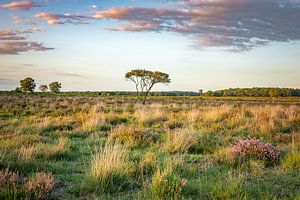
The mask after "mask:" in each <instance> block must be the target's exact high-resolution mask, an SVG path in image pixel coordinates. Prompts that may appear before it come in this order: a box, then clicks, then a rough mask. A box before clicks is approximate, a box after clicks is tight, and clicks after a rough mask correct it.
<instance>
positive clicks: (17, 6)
mask: <svg viewBox="0 0 300 200" xmlns="http://www.w3.org/2000/svg"><path fill="white" fill-rule="evenodd" d="M39 6H40V5H38V4H37V3H34V2H31V1H16V2H12V3H8V4H1V5H0V7H2V8H3V9H9V10H29V9H31V8H34V7H39Z"/></svg>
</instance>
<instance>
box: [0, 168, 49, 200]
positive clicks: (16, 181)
mask: <svg viewBox="0 0 300 200" xmlns="http://www.w3.org/2000/svg"><path fill="white" fill-rule="evenodd" d="M53 189H54V178H53V176H52V174H51V173H50V174H46V173H37V174H36V175H35V176H34V177H32V178H31V179H28V180H27V179H26V178H25V177H23V176H21V175H19V174H18V173H16V172H12V171H9V170H8V169H6V170H2V171H0V199H7V200H9V199H24V200H27V199H31V200H46V199H49V197H50V194H51V192H52V190H53Z"/></svg>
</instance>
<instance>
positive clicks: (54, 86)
mask: <svg viewBox="0 0 300 200" xmlns="http://www.w3.org/2000/svg"><path fill="white" fill-rule="evenodd" d="M49 89H50V91H51V92H53V93H59V92H60V89H61V83H59V82H52V83H50V84H49Z"/></svg>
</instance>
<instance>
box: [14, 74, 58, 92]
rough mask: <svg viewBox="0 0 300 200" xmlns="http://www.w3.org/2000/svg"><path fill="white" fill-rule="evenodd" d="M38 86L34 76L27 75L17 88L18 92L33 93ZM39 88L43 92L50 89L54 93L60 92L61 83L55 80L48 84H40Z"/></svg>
mask: <svg viewBox="0 0 300 200" xmlns="http://www.w3.org/2000/svg"><path fill="white" fill-rule="evenodd" d="M35 88H36V83H35V81H34V80H33V78H30V77H27V78H25V79H23V80H21V81H20V86H19V87H17V88H16V89H15V91H16V92H26V93H32V92H34V89H35ZM39 89H40V90H41V91H42V92H47V91H48V90H50V91H51V92H53V93H59V92H60V90H61V83H59V82H57V81H55V82H52V83H50V84H49V86H48V85H40V86H39Z"/></svg>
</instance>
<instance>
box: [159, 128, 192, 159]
mask: <svg viewBox="0 0 300 200" xmlns="http://www.w3.org/2000/svg"><path fill="white" fill-rule="evenodd" d="M196 143H197V135H196V132H195V131H194V130H193V129H189V128H184V129H176V130H174V131H169V132H168V133H167V134H166V142H165V143H164V145H163V149H164V150H165V151H167V152H170V153H177V152H180V153H184V152H187V151H188V150H189V148H190V147H191V146H192V145H194V144H196Z"/></svg>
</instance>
